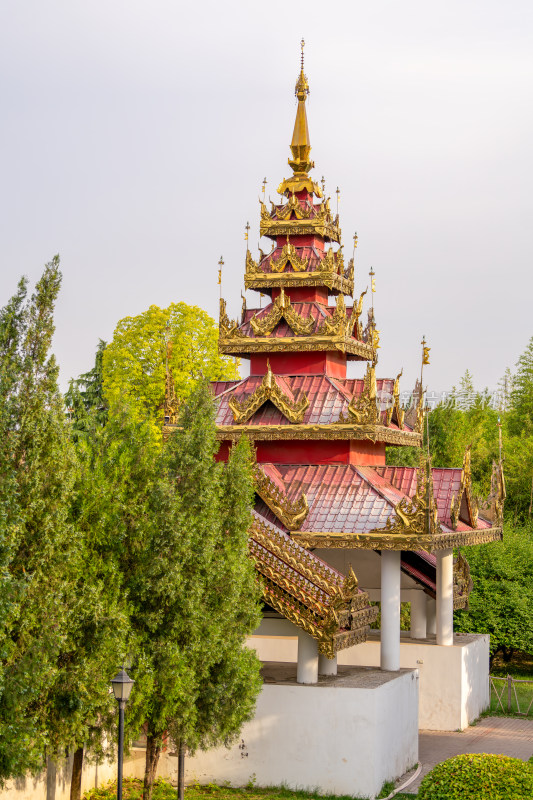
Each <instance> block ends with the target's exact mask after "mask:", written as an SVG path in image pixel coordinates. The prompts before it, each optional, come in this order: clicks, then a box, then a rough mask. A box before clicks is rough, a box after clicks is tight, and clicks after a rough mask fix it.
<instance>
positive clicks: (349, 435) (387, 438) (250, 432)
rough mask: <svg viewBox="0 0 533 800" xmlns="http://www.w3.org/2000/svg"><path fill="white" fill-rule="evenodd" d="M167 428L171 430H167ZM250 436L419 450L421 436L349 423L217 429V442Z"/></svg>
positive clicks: (408, 432)
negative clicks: (380, 444) (362, 442)
mask: <svg viewBox="0 0 533 800" xmlns="http://www.w3.org/2000/svg"><path fill="white" fill-rule="evenodd" d="M167 427H168V426H167ZM243 435H244V436H249V437H250V438H251V439H254V440H257V441H268V440H283V439H285V440H294V439H314V440H324V439H330V440H331V439H333V440H343V441H345V440H347V439H354V440H369V441H371V442H384V443H385V444H389V445H406V446H408V447H420V446H421V444H422V435H421V434H420V433H416V432H415V431H400V430H398V429H395V428H387V427H385V426H384V425H350V424H349V423H343V424H334V425H327V424H325V425H312V424H298V423H296V424H289V423H288V424H287V425H217V439H218V440H219V441H220V440H227V439H231V440H235V439H239V438H240V437H241V436H243Z"/></svg>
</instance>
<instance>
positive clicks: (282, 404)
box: [228, 361, 309, 424]
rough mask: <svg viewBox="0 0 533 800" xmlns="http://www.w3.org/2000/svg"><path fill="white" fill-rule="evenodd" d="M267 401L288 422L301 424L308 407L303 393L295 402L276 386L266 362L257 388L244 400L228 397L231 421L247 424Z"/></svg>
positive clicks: (268, 363)
mask: <svg viewBox="0 0 533 800" xmlns="http://www.w3.org/2000/svg"><path fill="white" fill-rule="evenodd" d="M268 400H270V401H271V403H273V404H274V405H275V406H276V408H277V409H278V411H281V413H282V414H283V416H284V417H286V418H287V419H288V420H289V422H293V423H298V422H302V420H303V418H304V414H305V412H306V411H307V409H308V407H309V399H308V397H307V395H306V393H305V392H300V395H299V397H298V399H297V400H295V399H294V398H293V397H289V395H288V394H286V393H285V392H284V391H283V390H282V389H281V388H280V386H279V385H278V383H277V381H276V376H275V375H274V373H273V372H272V368H271V366H270V361H267V372H266V374H265V376H264V377H263V380H262V381H261V383H260V384H259V386H258V387H257V388H256V389H255V391H254V392H252V394H251V395H249V396H248V397H247V398H245V399H244V400H242V401H241V400H237V398H236V397H230V399H229V401H228V405H229V407H230V409H231V411H232V412H233V419H234V420H235V422H236V423H237V424H240V423H243V422H247V421H248V420H249V419H250V417H253V415H254V414H255V412H256V411H258V410H259V409H260V408H261V406H262V405H264V404H265V403H266V402H267V401H268Z"/></svg>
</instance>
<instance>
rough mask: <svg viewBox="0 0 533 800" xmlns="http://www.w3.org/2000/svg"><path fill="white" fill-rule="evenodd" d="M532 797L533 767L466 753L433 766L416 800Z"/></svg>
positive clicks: (523, 798) (514, 798)
mask: <svg viewBox="0 0 533 800" xmlns="http://www.w3.org/2000/svg"><path fill="white" fill-rule="evenodd" d="M528 797H529V798H530V797H533V767H532V765H531V764H530V763H527V762H525V761H521V760H520V759H519V758H509V757H508V756H495V755H488V754H487V753H466V754H465V755H460V756H455V757H454V758H449V759H448V760H447V761H443V762H442V763H441V764H437V766H436V767H434V768H433V769H432V770H431V772H429V773H428V774H427V775H426V777H425V778H424V780H423V781H422V783H421V784H420V789H419V791H418V800H467V799H468V800H488V798H490V800H525V798H528Z"/></svg>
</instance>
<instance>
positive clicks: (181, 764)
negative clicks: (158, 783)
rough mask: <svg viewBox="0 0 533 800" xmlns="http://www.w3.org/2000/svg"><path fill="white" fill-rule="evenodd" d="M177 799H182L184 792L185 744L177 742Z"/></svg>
mask: <svg viewBox="0 0 533 800" xmlns="http://www.w3.org/2000/svg"><path fill="white" fill-rule="evenodd" d="M177 783H178V800H183V797H184V794H185V745H184V744H183V742H180V743H179V747H178V781H177Z"/></svg>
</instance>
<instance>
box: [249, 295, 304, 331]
mask: <svg viewBox="0 0 533 800" xmlns="http://www.w3.org/2000/svg"><path fill="white" fill-rule="evenodd" d="M283 318H284V319H285V321H286V322H287V324H288V325H289V326H290V328H291V329H292V330H293V331H294V333H295V334H296V335H297V336H304V335H306V334H307V335H308V334H310V333H311V331H312V330H313V327H314V325H315V320H314V319H313V317H307V318H305V317H302V316H301V315H300V314H298V312H297V311H295V310H294V308H293V307H292V305H291V299H290V297H288V296H287V295H286V294H285V292H284V290H283V288H282V289H281V292H280V294H279V295H278V296H277V297H276V299H275V300H274V302H273V303H272V309H271V311H269V313H268V314H266V315H265V316H264V317H263V318H262V319H260V320H259V319H257V317H255V316H254V317H252V318H251V320H250V325H251V327H252V329H253V331H254V333H255V334H257V335H259V336H265V335H266V334H270V333H272V331H273V330H274V328H275V327H276V325H278V323H279V322H280V321H281V320H282V319H283Z"/></svg>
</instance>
